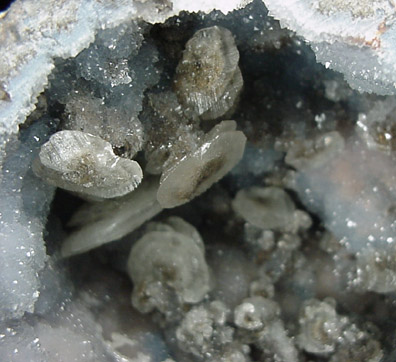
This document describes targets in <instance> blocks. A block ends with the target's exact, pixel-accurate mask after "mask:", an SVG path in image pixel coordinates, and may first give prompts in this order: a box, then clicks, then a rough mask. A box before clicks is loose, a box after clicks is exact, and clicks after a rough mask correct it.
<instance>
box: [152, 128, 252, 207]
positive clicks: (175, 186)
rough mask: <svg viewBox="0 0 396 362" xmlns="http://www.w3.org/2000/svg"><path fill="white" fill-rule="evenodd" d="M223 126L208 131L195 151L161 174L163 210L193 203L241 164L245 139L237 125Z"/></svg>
mask: <svg viewBox="0 0 396 362" xmlns="http://www.w3.org/2000/svg"><path fill="white" fill-rule="evenodd" d="M223 125H224V126H223ZM223 125H220V126H218V127H215V128H214V129H213V130H212V131H211V132H209V133H208V134H207V136H206V137H205V138H204V140H203V142H202V143H201V146H200V147H199V148H198V149H197V150H196V151H194V152H192V153H191V154H189V155H186V156H185V157H183V158H182V159H181V160H180V162H177V163H176V164H175V165H172V167H170V169H168V170H165V171H164V172H163V173H162V175H161V179H160V187H159V189H158V194H157V197H158V201H159V203H160V204H161V206H162V207H164V208H172V207H175V206H179V205H182V204H184V203H186V202H188V201H190V200H192V199H193V198H194V197H196V196H198V195H200V194H202V193H203V192H205V191H206V190H207V189H208V188H209V187H210V186H212V184H213V183H215V182H217V181H218V180H220V179H221V178H222V177H223V176H224V175H225V174H227V173H228V172H229V171H230V170H231V169H232V168H233V167H234V166H235V165H236V164H237V163H238V161H240V159H241V158H242V155H243V151H244V149H245V143H246V137H245V135H244V134H243V133H242V132H241V131H236V130H235V128H234V127H235V126H236V125H235V123H234V122H231V123H223ZM226 125H227V126H226ZM228 125H231V127H229V126H228Z"/></svg>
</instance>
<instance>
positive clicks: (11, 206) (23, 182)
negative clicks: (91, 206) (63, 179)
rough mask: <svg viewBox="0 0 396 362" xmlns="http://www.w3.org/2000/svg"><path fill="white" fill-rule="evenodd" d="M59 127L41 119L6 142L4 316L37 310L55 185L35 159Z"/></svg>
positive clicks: (0, 291)
mask: <svg viewBox="0 0 396 362" xmlns="http://www.w3.org/2000/svg"><path fill="white" fill-rule="evenodd" d="M55 127H56V125H54V124H53V123H51V122H50V120H49V119H42V120H40V121H39V122H37V123H36V124H35V125H33V126H32V127H30V128H29V129H28V130H26V131H24V132H21V134H20V137H19V139H16V138H13V140H12V141H11V142H10V143H9V144H8V146H7V151H8V154H7V157H6V158H5V160H4V163H3V165H2V171H1V179H0V180H1V181H0V185H1V187H0V205H1V211H0V319H9V318H17V317H21V316H22V315H23V313H24V312H25V311H30V312H32V311H33V304H34V302H35V301H36V299H37V298H38V296H39V292H38V289H39V287H40V280H39V277H38V272H40V270H41V269H43V267H44V265H45V261H46V252H45V246H44V241H43V228H44V226H45V223H46V219H47V216H46V215H47V213H48V210H49V204H50V202H51V200H52V196H53V193H54V187H52V186H49V185H47V184H43V182H42V181H41V180H40V179H39V178H38V177H36V176H35V175H34V173H33V172H32V169H31V163H32V160H33V158H34V157H35V156H36V155H37V153H38V150H39V147H40V146H41V144H43V143H44V142H45V141H46V140H47V139H48V137H49V135H50V134H51V133H52V132H54V130H55Z"/></svg>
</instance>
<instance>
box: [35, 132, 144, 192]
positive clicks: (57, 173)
mask: <svg viewBox="0 0 396 362" xmlns="http://www.w3.org/2000/svg"><path fill="white" fill-rule="evenodd" d="M33 168H34V172H35V173H36V175H38V176H39V177H41V178H42V179H44V180H45V181H46V182H48V183H49V184H51V185H54V186H58V187H61V188H64V189H66V190H69V191H73V192H77V193H79V194H82V195H88V196H93V197H96V198H99V199H108V198H112V197H117V196H122V195H125V194H126V193H128V192H131V191H132V190H134V189H135V188H136V187H137V185H139V183H140V181H141V180H142V177H143V173H142V170H141V168H140V166H139V164H138V163H137V162H135V161H131V160H127V159H124V158H121V157H117V156H116V155H115V154H114V152H113V150H112V148H111V145H110V144H109V143H108V142H106V141H104V140H102V139H101V138H99V137H96V136H92V135H91V134H89V133H84V132H80V131H61V132H57V133H55V134H54V135H53V136H51V138H50V139H49V141H48V142H47V143H46V144H44V145H43V146H42V147H41V150H40V153H39V156H38V157H37V158H36V160H35V163H34V166H33Z"/></svg>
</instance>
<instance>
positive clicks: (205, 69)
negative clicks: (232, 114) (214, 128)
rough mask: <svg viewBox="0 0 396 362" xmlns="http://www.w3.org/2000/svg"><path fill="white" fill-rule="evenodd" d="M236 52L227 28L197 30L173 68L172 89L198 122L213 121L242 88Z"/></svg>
mask: <svg viewBox="0 0 396 362" xmlns="http://www.w3.org/2000/svg"><path fill="white" fill-rule="evenodd" d="M238 61H239V52H238V49H237V47H236V45H235V41H234V38H233V36H232V34H231V32H230V31H229V30H228V29H224V28H221V27H218V26H214V27H211V28H205V29H201V30H199V31H197V32H196V33H195V34H194V36H193V37H192V38H191V39H190V40H189V41H188V42H187V44H186V49H185V50H184V52H183V57H182V59H181V60H180V63H179V65H178V66H177V68H176V78H175V81H174V82H175V83H174V88H175V90H176V93H177V95H178V97H179V99H180V101H181V103H182V104H183V105H185V106H186V107H191V108H192V109H193V110H194V111H195V112H196V113H197V114H198V115H199V116H200V117H201V118H202V119H215V118H219V117H221V116H223V115H224V114H226V113H227V112H228V111H229V110H230V108H231V107H232V106H233V105H234V103H235V101H236V99H237V97H238V95H239V93H240V91H241V88H242V85H243V79H242V74H241V71H240V69H239V67H238Z"/></svg>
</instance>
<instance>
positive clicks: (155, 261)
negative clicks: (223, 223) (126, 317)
mask: <svg viewBox="0 0 396 362" xmlns="http://www.w3.org/2000/svg"><path fill="white" fill-rule="evenodd" d="M171 224H172V221H171ZM156 228H158V226H156ZM161 229H162V227H161V225H159V230H158V231H149V232H148V233H146V234H145V235H144V236H143V237H142V238H141V239H140V240H139V241H138V242H137V243H136V244H135V245H134V246H133V248H132V250H131V253H130V256H129V259H128V273H129V275H130V277H131V279H132V281H133V283H134V285H135V288H134V290H133V294H132V303H133V305H134V306H135V307H136V308H137V309H138V310H139V311H141V312H143V313H148V312H150V311H152V310H153V309H154V308H156V309H158V310H160V311H161V312H163V313H164V314H166V313H169V312H170V311H172V310H173V309H174V308H176V307H177V304H178V303H180V304H183V303H192V304H194V303H197V302H199V301H201V300H202V299H203V298H204V296H205V294H206V293H207V292H208V291H209V289H210V276H209V269H208V265H207V264H206V260H205V255H204V250H203V245H202V242H198V243H197V240H196V238H193V237H191V232H190V230H187V232H186V230H181V228H177V229H178V231H176V230H174V229H173V228H172V225H170V230H169V231H163V230H161ZM172 304H175V305H174V306H172Z"/></svg>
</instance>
